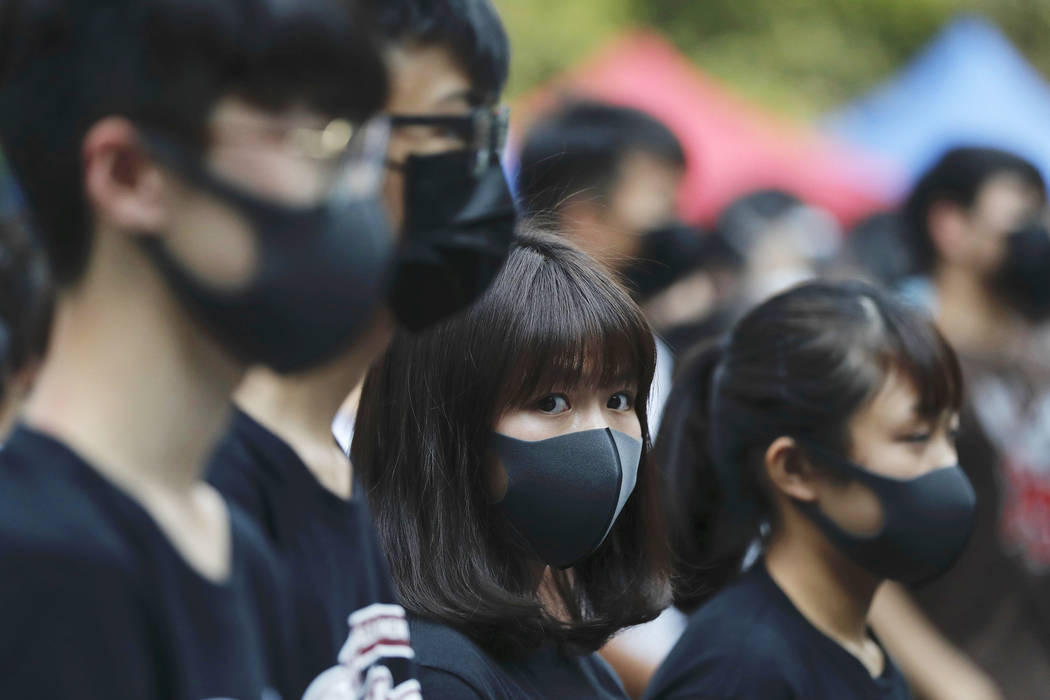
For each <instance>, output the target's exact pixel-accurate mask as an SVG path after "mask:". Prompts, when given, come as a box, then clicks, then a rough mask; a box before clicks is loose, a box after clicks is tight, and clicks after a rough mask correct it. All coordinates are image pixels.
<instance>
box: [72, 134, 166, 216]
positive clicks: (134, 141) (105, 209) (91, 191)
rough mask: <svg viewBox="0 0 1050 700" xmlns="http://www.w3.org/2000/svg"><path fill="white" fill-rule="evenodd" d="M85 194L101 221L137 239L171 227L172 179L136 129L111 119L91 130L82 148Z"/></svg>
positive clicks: (85, 137)
mask: <svg viewBox="0 0 1050 700" xmlns="http://www.w3.org/2000/svg"><path fill="white" fill-rule="evenodd" d="M81 158H82V162H83V168H84V191H85V193H86V195H87V201H88V205H89V206H90V207H91V209H92V211H93V212H94V215H95V219H96V221H99V222H100V223H102V224H105V225H108V226H110V227H113V228H115V229H118V230H123V231H128V232H132V233H134V234H144V233H146V234H148V233H156V232H158V231H161V230H163V229H164V228H165V227H166V225H167V223H168V217H169V212H170V208H169V206H168V201H167V195H168V191H167V186H166V183H167V178H166V177H165V175H164V173H163V172H162V171H161V170H160V168H158V167H157V165H156V164H155V163H154V162H153V160H152V159H151V158H150V157H149V156H148V155H147V154H146V151H145V149H144V147H143V145H142V142H141V139H140V138H139V135H138V132H137V130H136V129H135V127H134V125H133V124H132V123H131V122H129V121H128V120H127V119H124V118H122V117H107V118H105V119H103V120H101V121H99V122H98V123H97V124H95V125H94V126H92V127H91V129H89V130H88V132H87V134H86V135H85V136H84V141H83V145H82V148H81Z"/></svg>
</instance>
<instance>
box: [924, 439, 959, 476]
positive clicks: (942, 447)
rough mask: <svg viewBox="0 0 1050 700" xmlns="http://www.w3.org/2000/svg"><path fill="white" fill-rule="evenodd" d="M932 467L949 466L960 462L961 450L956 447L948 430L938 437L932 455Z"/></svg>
mask: <svg viewBox="0 0 1050 700" xmlns="http://www.w3.org/2000/svg"><path fill="white" fill-rule="evenodd" d="M930 461H931V464H930V468H931V469H937V468H939V467H947V466H951V465H954V464H958V463H959V451H958V450H957V449H956V447H955V443H954V441H953V440H952V439H951V437H950V435H949V434H948V431H943V433H942V435H941V436H940V437H939V438H938V439H937V442H936V445H935V448H934V450H933V454H932V455H931V456H930Z"/></svg>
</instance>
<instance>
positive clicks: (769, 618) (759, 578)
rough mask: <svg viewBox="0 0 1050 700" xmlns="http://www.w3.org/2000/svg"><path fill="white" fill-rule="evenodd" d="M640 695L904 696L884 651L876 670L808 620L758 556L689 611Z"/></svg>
mask: <svg viewBox="0 0 1050 700" xmlns="http://www.w3.org/2000/svg"><path fill="white" fill-rule="evenodd" d="M645 697H646V698H649V699H652V700H656V699H660V700H670V699H672V698H683V699H684V698H690V699H698V700H699V699H705V700H789V699H790V700H844V699H845V698H849V699H850V700H869V699H870V700H906V699H907V698H910V697H911V694H910V693H909V691H908V686H907V684H906V683H905V681H904V678H903V677H902V676H901V674H900V672H899V671H898V670H897V668H896V666H894V665H893V662H892V661H890V658H889V656H888V655H886V667H885V669H884V670H883V673H882V675H881V676H879V677H878V678H872V676H871V674H870V673H868V670H867V669H866V668H865V667H864V665H863V664H861V662H860V661H859V660H858V659H857V658H856V657H854V656H853V655H851V654H850V653H849V652H847V651H846V650H845V649H843V648H842V647H841V646H840V645H839V644H837V643H836V642H835V641H833V640H832V639H831V638H830V637H828V636H826V635H825V634H823V633H822V632H821V631H820V630H818V629H817V628H816V627H814V626H813V625H812V624H811V623H810V622H809V621H808V620H807V619H806V618H805V617H803V615H802V613H800V612H799V611H798V609H797V608H795V606H794V604H793V603H792V602H791V600H790V599H789V598H788V597H787V596H786V595H785V594H784V592H783V591H782V590H780V587H779V586H777V585H776V583H775V582H774V581H773V579H772V578H771V577H770V576H769V573H768V572H767V571H766V568H765V565H764V564H763V563H762V562H758V563H756V564H755V565H754V566H753V567H752V568H751V569H750V570H749V571H748V572H747V573H745V574H743V575H742V576H741V577H740V578H739V579H737V581H736V582H734V583H733V584H731V585H730V586H729V587H727V588H726V589H725V590H723V591H721V592H720V593H718V594H717V595H716V596H715V597H714V598H712V599H711V600H710V601H708V602H707V603H706V604H704V605H703V607H701V608H700V609H699V610H698V611H696V612H695V613H694V614H693V615H692V617H691V618H690V619H689V625H688V626H687V627H686V631H685V633H684V634H683V635H682V638H681V639H680V640H679V642H678V644H676V645H675V647H674V649H672V650H671V653H670V655H669V656H668V657H667V659H666V660H665V661H664V663H663V665H661V666H660V668H659V670H657V672H656V675H655V676H654V677H653V680H652V682H651V683H650V684H649V688H648V690H647V691H646V694H645Z"/></svg>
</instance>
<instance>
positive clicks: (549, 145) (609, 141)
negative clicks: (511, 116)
mask: <svg viewBox="0 0 1050 700" xmlns="http://www.w3.org/2000/svg"><path fill="white" fill-rule="evenodd" d="M634 153H644V154H646V155H650V156H653V157H654V158H656V159H658V160H660V161H664V162H666V163H668V164H669V165H671V166H672V167H676V168H684V167H685V164H686V157H685V152H684V151H683V150H682V146H681V144H680V143H679V142H678V139H677V138H676V137H675V135H674V134H673V133H671V130H670V129H668V128H667V127H666V126H664V125H663V124H662V123H660V122H659V121H657V120H656V119H654V118H653V117H651V116H649V115H648V114H646V113H645V112H641V111H639V110H637V109H631V108H629V107H617V106H613V105H608V104H602V103H599V102H589V101H577V102H572V103H569V104H567V105H564V106H563V107H561V108H560V109H558V110H557V111H556V112H554V113H553V114H551V115H549V116H547V117H545V118H544V119H543V120H541V121H540V122H538V123H537V124H536V125H535V126H533V127H532V129H531V130H530V131H529V133H528V136H526V137H525V144H524V145H523V146H522V149H521V159H520V163H519V171H518V193H519V197H520V199H521V204H522V207H523V208H524V210H525V211H526V212H527V213H529V214H533V215H536V214H540V215H543V214H549V213H552V212H558V211H559V210H560V209H561V207H562V206H563V205H564V204H565V203H566V202H568V201H569V200H571V199H572V198H573V197H574V196H576V195H579V194H581V193H587V194H589V195H591V196H597V197H607V196H608V195H609V193H610V191H611V190H612V188H613V187H614V186H615V185H616V183H617V181H618V179H619V177H620V168H621V164H622V163H623V160H624V159H625V158H626V157H627V156H629V155H632V154H634Z"/></svg>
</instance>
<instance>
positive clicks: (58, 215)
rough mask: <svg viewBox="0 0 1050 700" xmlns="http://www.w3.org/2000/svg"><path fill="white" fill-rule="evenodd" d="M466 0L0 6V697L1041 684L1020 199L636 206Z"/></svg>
mask: <svg viewBox="0 0 1050 700" xmlns="http://www.w3.org/2000/svg"><path fill="white" fill-rule="evenodd" d="M509 58H510V47H509V45H508V40H507V36H506V33H505V30H504V27H503V24H502V22H501V19H500V17H499V15H498V14H497V12H496V10H495V8H494V7H493V6H492V4H491V2H490V0H303V1H300V2H286V1H283V0H228V1H226V2H221V3H220V2H214V0H6V1H5V2H3V3H2V4H0V146H2V150H3V154H4V160H5V164H6V167H7V168H8V169H9V171H10V177H11V179H12V180H13V182H14V183H16V184H17V188H18V193H19V194H18V196H17V197H9V196H7V195H5V196H4V197H0V202H2V203H3V206H0V216H2V219H0V370H2V373H0V435H2V436H3V437H2V441H3V444H2V447H0V621H2V622H3V631H2V632H0V697H2V698H11V699H17V700H22V699H26V700H30V699H37V698H40V699H42V700H50V699H55V700H58V699H59V698H62V699H63V700H66V699H69V698H91V699H95V698H98V699H103V698H105V699H107V700H123V699H127V700H149V699H154V698H156V699H170V700H211V699H219V698H234V699H237V700H278V699H282V698H283V699H284V700H290V699H292V698H295V699H298V698H303V700H366V699H367V700H408V699H411V698H419V697H426V698H447V699H460V698H466V699H469V698H485V699H490V698H491V699H501V700H516V699H519V698H521V699H525V698H573V699H586V698H621V699H622V698H628V697H630V698H647V699H651V700H671V699H679V698H682V699H684V698H710V699H712V700H715V699H718V700H778V699H783V700H788V699H796V700H801V699H805V700H842V699H845V698H859V699H865V698H869V699H872V700H874V699H879V700H897V699H905V698H912V697H917V698H926V699H927V700H1037V699H1038V698H1050V229H1048V223H1050V210H1048V207H1047V205H1048V202H1047V188H1046V183H1045V182H1044V180H1043V177H1042V175H1041V174H1040V173H1039V171H1038V170H1037V169H1036V168H1035V167H1034V166H1032V165H1031V164H1030V163H1028V162H1026V161H1025V160H1023V159H1022V158H1020V157H1018V156H1015V155H1013V154H1010V153H1005V152H1002V151H998V150H993V149H988V148H982V147H980V146H979V145H969V144H960V146H959V147H958V148H955V149H953V150H951V151H950V152H948V153H946V154H944V155H943V157H942V158H941V159H940V160H939V161H938V162H936V163H935V164H934V165H933V166H931V168H930V169H929V170H928V171H927V172H926V174H925V175H924V176H923V177H922V178H920V180H919V181H918V182H917V183H916V184H915V185H914V187H913V188H912V191H911V193H910V195H909V196H908V197H907V199H906V201H904V202H902V203H901V205H900V207H899V208H898V209H896V210H894V211H886V212H880V213H878V214H876V215H874V216H872V217H871V218H870V219H868V220H866V221H863V222H860V223H858V224H856V226H854V227H853V228H852V229H851V230H849V231H844V230H842V228H840V226H841V224H840V222H838V221H837V220H836V219H835V218H833V217H832V216H830V215H829V214H828V213H827V212H825V211H823V210H821V209H819V208H817V207H814V206H812V205H810V204H808V203H807V202H805V201H802V200H800V199H799V198H797V197H796V196H794V195H793V194H791V193H790V192H786V191H780V190H763V191H757V192H751V193H748V194H746V195H745V196H743V197H741V198H740V199H739V200H737V201H736V202H734V203H733V204H732V205H730V206H729V207H727V208H726V210H725V211H724V212H723V213H722V215H721V216H720V217H719V220H718V222H717V224H716V225H715V226H714V227H713V228H712V229H711V230H701V229H700V228H698V227H697V226H695V225H692V224H690V223H689V222H685V221H682V220H680V219H679V218H678V216H677V214H676V212H677V211H678V210H679V207H678V205H679V202H678V199H677V198H678V196H679V191H680V189H681V188H680V184H681V181H682V178H683V176H684V174H685V173H686V170H687V168H688V167H689V166H690V163H689V162H688V161H687V157H686V155H685V153H684V152H683V149H682V147H681V145H680V144H679V142H678V140H677V139H676V137H675V135H674V134H673V133H672V132H671V131H670V130H669V129H667V128H666V127H665V126H664V125H662V124H661V123H660V122H658V121H657V120H655V119H653V118H652V117H650V116H648V115H646V114H643V113H641V112H638V111H635V110H632V109H628V108H625V107H619V106H613V105H607V104H601V103H597V102H593V101H586V100H582V99H578V100H577V99H568V98H567V99H565V100H563V101H562V102H561V103H559V104H557V105H555V106H554V107H553V108H552V109H551V111H550V112H549V113H547V114H546V115H544V116H543V117H542V118H541V119H540V120H539V121H537V122H536V123H535V124H533V125H532V126H531V128H530V129H529V130H528V133H526V134H524V136H523V139H522V144H521V150H520V153H519V154H518V158H517V159H516V162H517V163H518V168H517V172H516V173H515V174H514V175H513V176H512V177H509V178H508V176H507V175H506V174H505V170H504V167H503V165H502V162H503V157H504V155H505V153H504V149H505V143H506V138H507V128H508V113H507V110H506V109H505V108H504V107H502V92H503V89H504V84H505V82H506V79H507V75H508V70H509Z"/></svg>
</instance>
